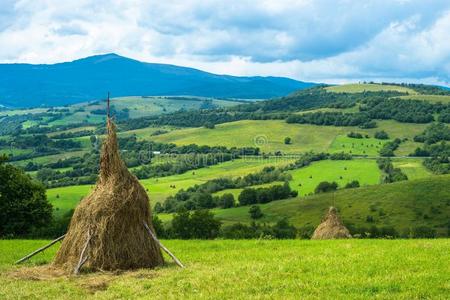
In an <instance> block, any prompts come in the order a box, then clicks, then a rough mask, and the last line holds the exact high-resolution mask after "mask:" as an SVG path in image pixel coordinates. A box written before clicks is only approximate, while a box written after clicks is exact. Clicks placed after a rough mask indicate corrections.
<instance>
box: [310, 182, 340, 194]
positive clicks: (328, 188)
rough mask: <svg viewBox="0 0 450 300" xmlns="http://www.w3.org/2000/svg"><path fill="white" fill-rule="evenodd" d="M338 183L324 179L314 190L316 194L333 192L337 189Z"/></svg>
mask: <svg viewBox="0 0 450 300" xmlns="http://www.w3.org/2000/svg"><path fill="white" fill-rule="evenodd" d="M337 188H338V185H337V183H336V182H334V181H333V182H328V181H322V182H321V183H319V184H318V185H317V187H316V189H315V190H314V192H315V193H316V194H319V193H327V192H332V191H335V190H337Z"/></svg>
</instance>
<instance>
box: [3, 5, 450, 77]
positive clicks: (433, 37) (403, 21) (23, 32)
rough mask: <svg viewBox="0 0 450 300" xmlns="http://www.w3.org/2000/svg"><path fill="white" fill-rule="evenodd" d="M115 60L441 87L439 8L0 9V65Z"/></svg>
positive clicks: (445, 59)
mask: <svg viewBox="0 0 450 300" xmlns="http://www.w3.org/2000/svg"><path fill="white" fill-rule="evenodd" d="M109 52H115V53H117V54H120V55H124V56H128V57H131V58H135V59H139V60H143V61H148V62H161V63H170V64H176V65H183V66H190V67H195V68H200V69H203V70H206V71H210V72H214V73H220V74H233V75H276V76H287V77H292V78H295V79H299V80H306V81H317V82H328V83H340V82H352V81H360V80H386V81H397V82H398V81H409V82H418V81H421V82H427V83H438V84H445V85H449V82H450V1H449V0H442V1H440V0H435V1H434V0H428V1H423V0H422V1H414V0H372V1H371V0H364V1H361V0H329V1H325V0H316V1H313V0H291V1H283V0H254V1H247V0H238V1H234V0H228V1H227V0H223V1H216V0H208V1H207V0H205V1H200V0H197V1H194V0H182V1H181V0H180V1H171V0H163V1H162V0H63V1H61V0H0V62H3V63H5V62H7V63H9V62H27V63H55V62H62V61H71V60H74V59H77V58H81V57H85V56H90V55H94V54H102V53H109Z"/></svg>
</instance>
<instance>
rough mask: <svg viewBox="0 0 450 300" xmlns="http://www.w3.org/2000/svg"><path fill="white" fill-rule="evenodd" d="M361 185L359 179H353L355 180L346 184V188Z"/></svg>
mask: <svg viewBox="0 0 450 300" xmlns="http://www.w3.org/2000/svg"><path fill="white" fill-rule="evenodd" d="M359 186H360V185H359V181H358V180H353V181H351V182H349V183H347V184H346V185H345V188H346V189H353V188H358V187H359Z"/></svg>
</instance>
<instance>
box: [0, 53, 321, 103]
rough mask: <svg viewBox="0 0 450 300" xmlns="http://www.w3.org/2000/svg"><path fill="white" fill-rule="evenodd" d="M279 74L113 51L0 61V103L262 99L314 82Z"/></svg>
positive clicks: (286, 92) (304, 86) (284, 93)
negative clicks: (49, 61) (225, 70)
mask: <svg viewBox="0 0 450 300" xmlns="http://www.w3.org/2000/svg"><path fill="white" fill-rule="evenodd" d="M313 85H314V84H313V83H306V82H300V81H296V80H292V79H288V78H281V77H259V76H257V77H236V76H228V75H216V74H211V73H207V72H203V71H200V70H196V69H193V68H186V67H179V66H174V65H166V64H155V63H145V62H140V61H137V60H134V59H130V58H126V57H122V56H119V55H117V54H105V55H96V56H91V57H87V58H83V59H79V60H75V61H72V62H65V63H57V64H53V65H32V64H0V104H2V105H6V106H13V107H30V106H59V105H65V104H71V103H77V102H82V101H86V100H93V99H99V98H104V97H105V96H106V93H107V92H108V91H109V92H111V93H112V95H113V96H115V97H121V96H146V95H157V96H160V95H193V96H205V97H220V98H247V99H266V98H272V97H278V96H283V95H286V94H288V93H291V92H293V91H295V90H298V89H303V88H307V87H310V86H313Z"/></svg>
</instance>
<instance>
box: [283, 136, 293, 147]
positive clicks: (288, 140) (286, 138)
mask: <svg viewBox="0 0 450 300" xmlns="http://www.w3.org/2000/svg"><path fill="white" fill-rule="evenodd" d="M291 142H292V140H291V138H290V137H288V136H287V137H285V138H284V143H285V144H286V145H289V144H290V143H291Z"/></svg>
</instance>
